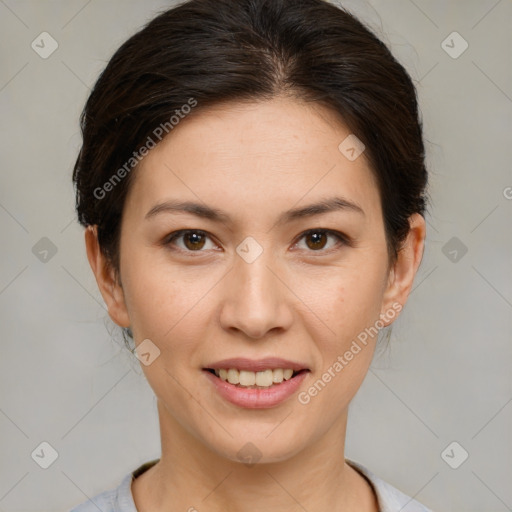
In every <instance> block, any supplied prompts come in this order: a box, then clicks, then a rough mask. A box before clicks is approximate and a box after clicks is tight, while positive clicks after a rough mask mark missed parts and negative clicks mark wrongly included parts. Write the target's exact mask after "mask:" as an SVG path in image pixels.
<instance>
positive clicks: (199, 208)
mask: <svg viewBox="0 0 512 512" xmlns="http://www.w3.org/2000/svg"><path fill="white" fill-rule="evenodd" d="M334 211H352V212H357V213H359V214H361V215H363V216H364V215H365V213H364V210H363V209H362V208H361V207H360V206H359V205H357V204H356V203H354V202H352V201H349V200H347V199H344V198H342V197H330V198H327V199H322V200H320V201H319V202H317V203H314V204H310V205H307V206H304V207H301V208H293V209H291V210H288V211H286V212H284V213H282V214H281V215H280V216H279V218H278V220H277V222H276V224H285V223H288V222H291V221H293V220H297V219H303V218H306V217H313V216H316V215H322V214H324V213H330V212H334ZM161 213H190V214H192V215H195V216H197V217H201V218H203V219H208V220H211V221H213V222H219V223H231V222H232V220H231V218H230V216H229V215H228V214H227V213H225V212H223V211H222V210H219V209H218V208H212V207H211V206H207V205H204V204H200V203H194V202H192V201H175V200H168V201H165V202H163V203H159V204H156V205H155V206H153V207H152V208H151V209H150V210H149V211H148V213H146V216H145V219H151V218H153V217H155V216H156V215H159V214H161Z"/></svg>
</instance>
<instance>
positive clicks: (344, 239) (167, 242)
mask: <svg viewBox="0 0 512 512" xmlns="http://www.w3.org/2000/svg"><path fill="white" fill-rule="evenodd" d="M187 233H199V234H201V235H205V236H206V237H208V238H210V239H211V240H212V241H214V238H213V237H212V235H211V234H210V233H208V232H207V231H204V230H202V229H190V228H189V229H180V230H178V231H173V232H172V233H170V234H169V235H168V236H166V237H165V238H164V240H163V242H162V244H163V245H164V246H171V245H172V244H171V242H173V241H174V240H175V239H176V238H179V237H180V236H182V235H185V234H187ZM311 233H324V234H327V235H331V236H333V237H334V238H337V239H338V242H339V245H342V246H343V245H347V246H350V247H351V246H352V245H353V241H352V239H351V238H350V237H349V236H347V235H345V234H344V233H342V232H340V231H337V230H334V229H327V228H311V229H307V230H306V231H303V232H302V233H300V234H299V235H298V236H297V238H296V239H295V242H294V243H293V247H295V246H296V245H297V244H298V243H299V242H300V241H301V240H302V239H303V238H304V237H306V236H307V235H309V234H311ZM337 248H338V247H333V248H331V249H327V250H323V249H319V250H318V251H314V250H310V251H307V252H309V253H311V254H314V253H319V254H328V253H330V252H331V251H332V250H336V249H337ZM172 250H176V251H178V252H185V253H188V254H194V253H197V254H201V253H202V252H207V251H202V250H198V251H189V250H185V249H181V248H176V247H174V248H172Z"/></svg>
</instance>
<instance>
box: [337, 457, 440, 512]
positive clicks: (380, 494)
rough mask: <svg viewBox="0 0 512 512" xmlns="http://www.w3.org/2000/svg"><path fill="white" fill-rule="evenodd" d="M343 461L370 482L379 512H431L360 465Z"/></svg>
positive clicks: (347, 460) (350, 461)
mask: <svg viewBox="0 0 512 512" xmlns="http://www.w3.org/2000/svg"><path fill="white" fill-rule="evenodd" d="M345 461H346V462H347V464H350V466H352V467H353V468H354V469H355V470H356V471H359V473H361V474H362V475H363V476H365V477H366V478H367V480H368V481H369V482H370V484H371V485H372V487H373V489H374V490H375V494H376V495H377V501H378V503H379V510H380V512H399V511H401V512H406V511H407V512H432V510H430V509H429V508H427V507H425V506H424V505H422V504H421V503H419V502H418V501H416V500H415V499H413V498H411V497H410V496H407V495H406V494H404V493H403V492H401V491H399V490H398V489H397V488H395V487H393V486H392V485H391V484H389V483H387V482H385V481H384V480H382V479H381V478H379V477H378V476H377V475H375V474H374V473H373V472H372V471H370V470H369V469H368V468H366V467H365V466H363V465H362V464H359V463H358V462H354V461H352V460H349V459H347V458H345Z"/></svg>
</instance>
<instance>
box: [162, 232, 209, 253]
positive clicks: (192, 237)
mask: <svg viewBox="0 0 512 512" xmlns="http://www.w3.org/2000/svg"><path fill="white" fill-rule="evenodd" d="M208 238H209V237H208V235H207V234H206V233H205V232H204V231H199V230H182V231H177V232H176V233H172V234H171V235H170V236H169V237H168V238H167V240H166V242H165V245H177V246H178V249H179V250H182V251H188V252H204V251H202V249H203V248H204V246H205V244H206V240H207V239H208ZM179 239H182V240H183V245H182V246H180V245H179V244H174V242H175V240H179Z"/></svg>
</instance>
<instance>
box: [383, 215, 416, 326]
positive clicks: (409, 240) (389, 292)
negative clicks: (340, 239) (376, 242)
mask: <svg viewBox="0 0 512 512" xmlns="http://www.w3.org/2000/svg"><path fill="white" fill-rule="evenodd" d="M409 225H410V230H409V233H408V235H407V237H406V239H405V240H404V243H403V244H402V247H401V249H400V251H399V252H398V256H397V259H396V261H395V263H394V265H393V267H392V268H391V270H390V273H389V277H388V284H387V288H386V291H385V293H384V300H383V303H382V305H383V309H382V311H381V317H385V318H387V317H388V316H389V315H387V314H386V313H387V312H389V311H390V310H391V309H394V310H397V308H398V307H399V309H398V310H401V309H402V308H403V306H404V305H405V303H406V302H407V298H408V297H409V294H410V292H411V289H412V285H413V282H414V277H415V275H416V272H417V270H418V268H419V266H420V263H421V260H422V258H423V252H424V249H425V233H426V227H425V226H426V224H425V219H424V217H423V216H422V215H420V214H419V213H415V214H413V215H411V217H409ZM398 305H399V306H398ZM394 317H395V315H393V317H392V318H394ZM392 321H393V320H391V321H390V322H388V323H387V324H386V325H389V324H391V323H392Z"/></svg>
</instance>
